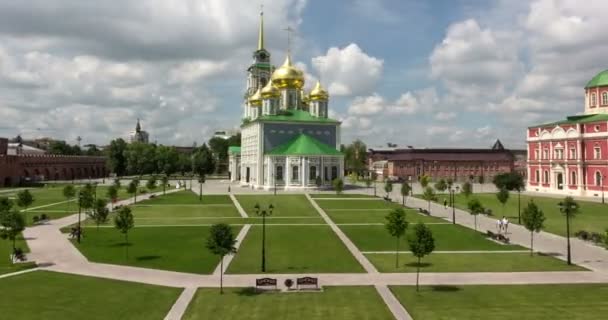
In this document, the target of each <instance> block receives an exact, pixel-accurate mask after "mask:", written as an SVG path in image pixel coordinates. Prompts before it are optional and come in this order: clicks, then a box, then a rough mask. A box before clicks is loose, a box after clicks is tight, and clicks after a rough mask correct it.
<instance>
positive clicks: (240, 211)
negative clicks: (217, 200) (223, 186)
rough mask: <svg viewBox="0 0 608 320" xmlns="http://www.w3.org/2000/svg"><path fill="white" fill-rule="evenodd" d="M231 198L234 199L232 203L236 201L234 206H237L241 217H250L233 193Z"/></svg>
mask: <svg viewBox="0 0 608 320" xmlns="http://www.w3.org/2000/svg"><path fill="white" fill-rule="evenodd" d="M230 199H231V200H232V203H234V206H235V207H236V209H237V210H238V211H239V213H240V214H241V217H243V218H249V215H248V214H247V212H245V210H244V209H243V207H242V206H241V204H240V203H239V201H238V200H237V199H236V197H235V196H234V195H233V194H232V193H231V194H230Z"/></svg>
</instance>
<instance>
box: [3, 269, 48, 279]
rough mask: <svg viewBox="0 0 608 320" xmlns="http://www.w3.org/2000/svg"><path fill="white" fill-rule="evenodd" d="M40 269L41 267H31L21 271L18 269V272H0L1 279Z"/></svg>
mask: <svg viewBox="0 0 608 320" xmlns="http://www.w3.org/2000/svg"><path fill="white" fill-rule="evenodd" d="M38 270H40V268H31V269H26V270H21V271H17V272H11V273H5V274H0V279H4V278H10V277H14V276H18V275H20V274H24V273H28V272H32V271H38Z"/></svg>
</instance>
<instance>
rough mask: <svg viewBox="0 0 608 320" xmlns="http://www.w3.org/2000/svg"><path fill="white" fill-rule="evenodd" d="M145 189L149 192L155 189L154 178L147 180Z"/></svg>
mask: <svg viewBox="0 0 608 320" xmlns="http://www.w3.org/2000/svg"><path fill="white" fill-rule="evenodd" d="M146 188H147V189H148V190H150V191H152V190H154V189H155V188H156V176H154V175H153V176H150V178H148V181H147V182H146Z"/></svg>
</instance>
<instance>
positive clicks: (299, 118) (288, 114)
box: [252, 110, 340, 124]
mask: <svg viewBox="0 0 608 320" xmlns="http://www.w3.org/2000/svg"><path fill="white" fill-rule="evenodd" d="M252 121H291V122H317V123H335V124H338V123H340V121H337V120H334V119H330V118H321V117H314V116H312V115H311V114H310V113H309V112H308V111H304V110H281V112H280V113H279V114H277V115H274V116H269V115H265V116H261V117H258V118H257V119H255V120H252Z"/></svg>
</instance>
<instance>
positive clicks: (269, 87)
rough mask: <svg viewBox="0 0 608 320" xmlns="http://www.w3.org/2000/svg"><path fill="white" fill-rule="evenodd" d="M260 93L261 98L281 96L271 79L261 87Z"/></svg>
mask: <svg viewBox="0 0 608 320" xmlns="http://www.w3.org/2000/svg"><path fill="white" fill-rule="evenodd" d="M261 93H262V99H268V98H278V97H280V96H281V92H280V91H279V89H277V87H275V86H274V84H273V83H272V79H270V81H268V83H267V84H266V85H265V86H264V88H262V91H261Z"/></svg>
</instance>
